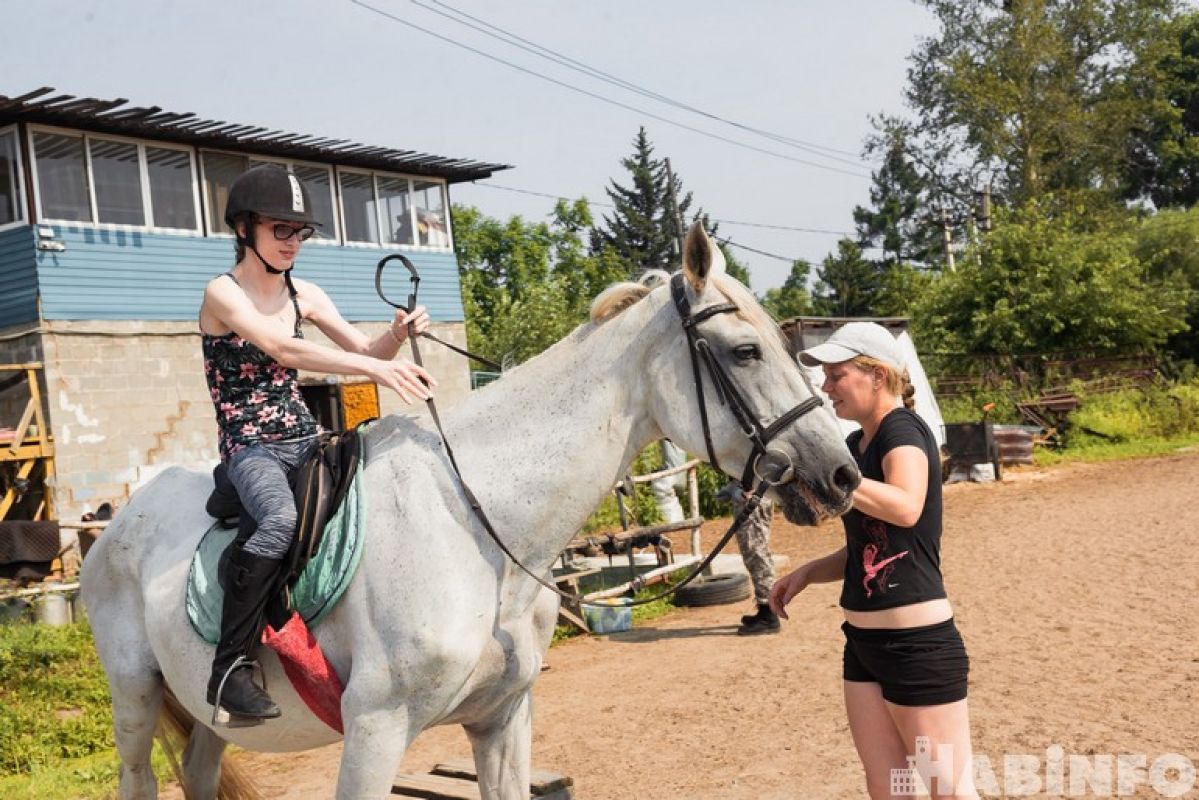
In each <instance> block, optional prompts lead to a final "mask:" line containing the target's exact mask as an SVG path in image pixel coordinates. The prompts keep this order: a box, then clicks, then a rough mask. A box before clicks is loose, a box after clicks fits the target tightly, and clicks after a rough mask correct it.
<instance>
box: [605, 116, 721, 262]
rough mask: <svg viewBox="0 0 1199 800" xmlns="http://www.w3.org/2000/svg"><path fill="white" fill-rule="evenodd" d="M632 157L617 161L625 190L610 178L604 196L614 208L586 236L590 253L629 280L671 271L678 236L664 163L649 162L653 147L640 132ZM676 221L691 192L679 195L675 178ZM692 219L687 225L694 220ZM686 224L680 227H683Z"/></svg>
mask: <svg viewBox="0 0 1199 800" xmlns="http://www.w3.org/2000/svg"><path fill="white" fill-rule="evenodd" d="M633 148H634V150H633V154H632V155H631V156H629V157H628V158H625V159H622V160H621V162H620V163H621V165H622V166H624V168H625V169H627V170H628V171H629V174H630V176H631V177H632V184H631V185H630V186H623V185H621V184H620V183H618V182H617V181H616V180H615V179H613V180H612V185H611V186H610V187H609V188H608V189H606V190H605V191H606V192H607V194H608V197H609V199H611V201H612V204H613V205H614V206H615V207H616V208H615V209H614V210H613V212H612V214H611V215H607V214H605V215H604V218H603V226H602V227H597V228H593V229H592V231H591V251H592V253H593V254H597V255H598V254H599V253H601V252H603V251H608V252H609V253H611V254H614V255H615V256H616V257H617V258H618V259H619V260H620V261H621V263H623V264H625V265H627V268H628V275H629V277H630V278H633V277H635V276H636V275H638V274H639V273H640V272H642V271H643V270H646V269H664V270H670V269H674V268H677V267H678V266H679V264H678V256H677V255H676V251H677V246H676V241H677V239H678V233H677V230H676V228H675V224H674V220H673V219H672V218H671V208H670V205H671V204H670V187H669V181H668V179H667V174H666V162H665V161H664V160H662V159H658V158H655V157H654V147H653V145H652V144H651V143H650V141H649V137H648V136H647V135H646V132H645V128H644V127H642V128H640V129H639V130H638V131H637V137H636V138H635V139H634V140H633ZM674 184H675V193H676V195H677V197H678V204H679V208H678V213H679V217H680V218H681V219H683V220H686V219H687V217H688V212H689V210H690V208H691V193H690V192H684V191H683V188H682V181H680V180H679V177H678V175H675V177H674ZM699 216H700V215H699V213H696V214H694V215H692V220H694V219H698V218H699ZM684 224H686V223H684Z"/></svg>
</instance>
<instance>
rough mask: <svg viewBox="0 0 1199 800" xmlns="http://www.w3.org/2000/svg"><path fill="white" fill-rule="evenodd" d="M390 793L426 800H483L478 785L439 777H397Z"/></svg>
mask: <svg viewBox="0 0 1199 800" xmlns="http://www.w3.org/2000/svg"><path fill="white" fill-rule="evenodd" d="M391 793H392V794H393V795H399V796H400V797H424V798H426V800H483V794H482V793H481V792H480V791H479V784H477V783H474V782H472V781H464V780H459V779H457V778H447V777H444V776H441V775H397V776H396V777H395V780H394V782H393V783H392V786H391Z"/></svg>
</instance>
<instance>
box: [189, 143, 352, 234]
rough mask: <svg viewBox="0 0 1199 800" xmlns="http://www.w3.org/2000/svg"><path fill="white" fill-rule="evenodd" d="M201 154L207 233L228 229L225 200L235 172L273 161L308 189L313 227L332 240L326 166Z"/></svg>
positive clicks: (330, 185) (334, 228) (330, 184)
mask: <svg viewBox="0 0 1199 800" xmlns="http://www.w3.org/2000/svg"><path fill="white" fill-rule="evenodd" d="M203 158H204V184H205V187H206V188H207V196H208V219H209V224H208V227H209V232H210V233H229V232H230V231H229V229H228V228H227V227H226V226H225V203H226V202H227V201H228V199H229V187H230V186H232V185H233V182H234V181H235V180H237V176H239V175H241V174H242V173H243V172H245V171H246V170H248V169H250V168H251V167H257V166H259V165H260V164H277V165H278V166H280V167H283V168H284V169H286V170H287V171H288V172H290V173H292V174H293V175H295V176H296V177H297V178H299V179H300V183H302V184H304V188H305V189H307V190H308V199H309V200H311V201H312V209H311V212H312V216H313V219H315V220H316V221H317V222H319V223H320V225H319V226H317V228H316V237H317V238H319V239H328V240H330V241H336V239H337V218H336V216H335V215H334V213H333V182H332V180H331V179H330V170H329V168H328V167H321V166H315V165H312V164H293V163H291V162H289V161H274V160H271V161H266V160H264V159H258V158H249V157H247V156H235V155H230V154H228V153H212V152H205V153H204V154H203Z"/></svg>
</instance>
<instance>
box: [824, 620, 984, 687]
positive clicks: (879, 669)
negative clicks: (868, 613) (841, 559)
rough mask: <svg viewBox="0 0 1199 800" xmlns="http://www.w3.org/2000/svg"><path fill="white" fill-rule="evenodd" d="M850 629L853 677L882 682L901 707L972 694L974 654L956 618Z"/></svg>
mask: <svg viewBox="0 0 1199 800" xmlns="http://www.w3.org/2000/svg"><path fill="white" fill-rule="evenodd" d="M841 630H843V631H844V632H845V666H844V671H843V672H842V675H843V677H844V678H845V680H847V681H854V682H855V683H877V684H879V685H880V686H882V689H883V698H884V699H885V700H887V701H889V702H892V703H895V704H896V705H900V706H938V705H942V704H944V703H955V702H957V701H958V700H964V699H965V698H966V676H967V674H968V673H969V672H970V659H969V658H967V657H966V645H965V644H964V643H963V642H962V635H961V634H960V633H958V629H957V626H956V625H954V624H953V619H952V618H950V619H947V620H945V621H944V622H938V623H936V624H934V625H923V626H921V627H918V628H900V629H890V628H880V629H874V628H855V627H854V626H853V625H850V624H849V623H848V622H846V623H844V624H843V625H842V626H841Z"/></svg>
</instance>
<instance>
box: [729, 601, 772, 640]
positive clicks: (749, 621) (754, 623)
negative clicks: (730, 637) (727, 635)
mask: <svg viewBox="0 0 1199 800" xmlns="http://www.w3.org/2000/svg"><path fill="white" fill-rule="evenodd" d="M781 627H782V626H781V625H780V624H779V618H778V616H777V615H776V614H775V613H774V612H773V611H771V610H770V606H769V605H767V604H765V603H759V604H758V613H756V614H746V615H745V616H744V617H742V618H741V627H740V628H738V629H737V633H738V634H740V635H741V636H756V635H758V634H762V633H778V632H779V629H780V628H781Z"/></svg>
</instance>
